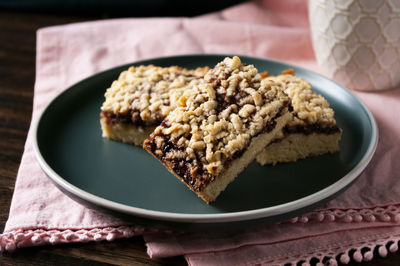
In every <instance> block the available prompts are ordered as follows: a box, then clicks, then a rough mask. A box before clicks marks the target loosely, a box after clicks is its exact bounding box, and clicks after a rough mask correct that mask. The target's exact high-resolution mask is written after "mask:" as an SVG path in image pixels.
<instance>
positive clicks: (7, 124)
mask: <svg viewBox="0 0 400 266" xmlns="http://www.w3.org/2000/svg"><path fill="white" fill-rule="evenodd" d="M105 17H107V16H104V15H101V16H99V15H90V16H88V15H75V16H70V15H49V14H45V13H41V14H40V13H32V12H30V13H26V12H19V11H5V10H0V195H1V196H0V231H1V232H2V231H3V229H4V225H5V223H6V221H7V217H8V211H9V206H10V203H11V198H12V194H13V190H14V185H15V178H16V175H17V171H18V167H19V163H20V160H21V156H22V153H23V149H24V144H25V139H26V135H27V132H28V129H29V125H30V119H31V112H32V100H33V86H34V81H35V80H34V78H35V48H36V30H37V29H39V28H41V27H46V26H51V25H58V24H65V23H71V22H78V21H87V20H93V19H101V18H105ZM376 257H378V256H376ZM55 264H57V265H108V264H113V265H186V262H185V260H184V258H183V257H174V258H166V259H155V260H151V259H150V258H149V257H148V256H147V254H146V248H145V244H144V241H143V239H142V237H132V238H130V239H122V240H116V241H113V242H106V241H104V242H98V243H97V242H96V243H85V244H64V245H56V246H45V247H34V248H26V249H21V250H18V251H16V252H14V253H12V254H3V255H0V265H55ZM364 264H365V265H400V254H399V252H397V253H396V254H390V255H388V257H387V258H385V259H381V258H378V259H375V260H373V261H372V262H369V263H364ZM364 264H363V265H364ZM349 265H360V264H358V263H351V264H349Z"/></svg>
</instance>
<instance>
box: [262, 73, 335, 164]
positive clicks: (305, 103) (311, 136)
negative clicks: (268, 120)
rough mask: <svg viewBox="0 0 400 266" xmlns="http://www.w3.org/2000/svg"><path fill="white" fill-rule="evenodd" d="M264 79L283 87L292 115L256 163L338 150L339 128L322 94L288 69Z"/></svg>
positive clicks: (275, 161) (272, 162) (282, 160)
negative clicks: (291, 108) (289, 102)
mask: <svg viewBox="0 0 400 266" xmlns="http://www.w3.org/2000/svg"><path fill="white" fill-rule="evenodd" d="M264 79H265V80H270V81H271V82H277V83H280V84H281V86H282V87H283V88H284V91H285V93H286V94H287V95H288V96H289V98H290V99H291V103H292V106H293V110H292V115H293V118H292V119H291V120H290V121H289V122H288V124H287V125H286V126H285V128H284V130H283V131H282V132H283V134H282V135H281V136H279V137H278V138H277V139H276V140H274V141H273V142H272V143H270V144H269V145H268V146H267V147H266V148H265V149H264V150H263V151H262V152H261V153H260V154H259V155H258V156H257V158H256V159H257V162H259V163H260V164H262V165H265V164H276V163H283V162H294V161H297V160H298V159H304V158H306V157H309V156H317V155H322V154H325V153H334V152H337V151H339V141H340V138H341V135H342V130H341V129H340V128H339V127H338V126H337V124H336V120H335V117H334V111H333V110H332V108H330V106H329V103H328V101H327V100H326V99H325V98H324V97H323V96H322V95H320V94H318V93H316V92H314V91H313V90H312V86H311V84H310V83H309V82H307V81H306V80H304V79H302V78H300V77H296V76H295V75H294V71H290V70H288V71H285V72H283V74H281V75H278V76H270V77H265V78H264Z"/></svg>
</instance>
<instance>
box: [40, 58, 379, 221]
mask: <svg viewBox="0 0 400 266" xmlns="http://www.w3.org/2000/svg"><path fill="white" fill-rule="evenodd" d="M205 56H211V57H212V56H213V57H227V56H229V57H231V56H233V55H230V54H186V55H177V56H163V57H154V58H147V59H144V60H138V61H134V62H131V63H128V64H123V65H118V66H114V67H111V68H108V69H106V70H104V71H101V72H98V73H95V74H93V75H90V76H89V77H86V78H84V79H82V80H80V81H78V82H76V83H74V84H72V85H70V86H68V87H67V88H66V89H64V90H63V91H61V92H60V93H58V94H57V95H56V96H55V97H54V98H53V99H52V100H51V101H50V102H49V103H48V104H47V105H46V107H45V108H44V109H43V111H42V112H41V113H40V115H39V117H38V119H37V120H36V121H35V122H34V123H33V150H34V154H35V157H36V159H37V161H38V162H39V165H40V167H41V168H42V170H43V171H44V172H45V174H46V175H47V177H49V178H50V179H51V180H52V181H53V182H55V183H56V184H57V185H58V186H60V187H61V188H63V189H65V190H66V191H67V192H68V193H71V194H72V195H74V196H76V197H78V198H80V199H82V200H84V201H87V202H90V203H92V204H95V205H97V206H100V207H103V208H106V209H111V210H113V211H117V212H120V213H125V214H129V215H133V216H138V217H143V218H147V219H152V220H160V221H169V222H185V223H187V222H189V223H196V224H202V223H225V222H239V221H247V220H254V219H260V218H268V217H272V216H277V215H281V214H285V213H289V212H292V211H296V210H299V209H302V208H306V207H308V206H311V205H313V204H316V203H318V202H320V201H323V200H324V199H326V198H329V197H330V196H332V195H334V194H335V193H338V192H340V191H341V190H343V189H344V188H346V187H347V186H348V185H350V184H351V183H352V182H353V181H355V180H356V179H357V178H358V176H359V175H360V174H361V173H362V171H363V170H364V169H365V168H366V166H367V165H368V164H369V162H370V161H371V159H372V157H373V155H374V153H375V150H376V147H377V144H378V137H379V130H378V127H377V124H376V121H375V118H374V117H373V115H372V113H371V111H370V110H369V109H368V107H367V106H366V105H365V104H364V103H363V102H362V100H361V99H359V98H358V97H357V95H355V94H354V93H353V92H351V91H350V90H348V89H347V88H345V87H344V86H342V85H340V84H339V83H337V82H335V81H333V80H331V79H329V78H327V77H325V76H323V75H321V74H318V73H316V72H314V71H311V70H308V69H305V68H303V67H299V66H296V65H294V64H288V63H285V62H282V61H278V60H272V59H267V58H261V57H252V56H246V55H238V56H239V57H241V58H249V59H254V60H262V61H267V62H271V63H273V64H279V65H282V66H287V67H292V68H293V67H294V68H296V69H298V70H301V71H304V72H306V73H307V72H308V73H310V74H312V75H314V76H317V77H318V78H322V79H325V80H328V81H329V82H332V83H333V84H335V85H336V86H338V87H340V88H341V89H342V90H343V91H344V92H346V93H347V94H348V95H349V96H350V97H353V98H355V99H356V100H357V101H358V102H359V104H360V106H361V107H362V109H363V111H364V112H365V113H366V114H367V117H368V119H369V122H370V123H371V127H372V132H371V141H370V143H369V146H368V148H367V150H366V152H365V153H364V155H363V157H362V158H361V160H360V161H359V162H358V163H357V164H356V166H355V167H354V168H353V169H351V170H350V171H349V172H348V173H347V174H346V175H344V176H342V177H341V178H340V179H339V180H337V181H336V182H334V183H333V184H331V185H329V186H327V187H325V188H323V189H321V190H319V191H317V192H315V193H312V194H310V195H308V196H305V197H302V198H299V199H297V200H294V201H290V202H286V203H283V204H278V205H274V206H270V207H265V208H258V209H254V210H246V211H237V212H227V213H209V214H191V213H176V212H166V211H156V210H149V209H145V208H139V207H134V206H130V205H126V204H122V203H118V202H115V201H112V200H108V199H105V198H102V197H100V196H96V195H94V194H92V193H89V192H87V191H85V190H83V189H81V188H78V187H77V186H75V185H73V184H71V183H69V182H68V181H66V180H65V179H64V178H62V177H61V176H60V175H58V174H57V173H56V172H55V171H54V170H53V169H52V168H51V167H50V166H49V165H48V163H47V162H46V160H45V159H44V158H43V156H42V154H41V152H40V148H39V144H38V141H37V131H38V128H39V125H40V122H41V121H42V118H43V116H44V114H45V113H46V111H47V110H48V109H49V108H50V106H51V105H52V104H53V102H54V101H56V100H57V99H59V98H61V97H62V95H63V94H64V93H66V92H67V91H69V90H70V89H71V88H73V87H75V86H77V85H79V84H80V83H84V82H86V81H87V80H89V79H92V78H95V77H96V76H100V75H102V74H104V73H105V72H107V71H112V70H114V69H116V68H121V67H124V66H129V65H137V64H143V63H145V62H151V61H154V60H166V59H169V58H174V59H177V58H178V59H179V58H184V57H205Z"/></svg>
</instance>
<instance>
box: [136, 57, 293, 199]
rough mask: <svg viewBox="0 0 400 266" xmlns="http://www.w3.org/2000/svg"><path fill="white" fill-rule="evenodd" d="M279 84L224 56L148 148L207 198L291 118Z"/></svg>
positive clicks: (152, 137)
mask: <svg viewBox="0 0 400 266" xmlns="http://www.w3.org/2000/svg"><path fill="white" fill-rule="evenodd" d="M289 107H290V100H289V98H288V97H287V95H286V94H285V93H284V92H283V90H282V89H281V88H280V83H278V82H272V81H263V80H262V78H261V76H260V74H258V71H257V69H256V68H255V67H254V66H253V65H244V64H242V62H241V60H240V59H239V57H237V56H235V57H233V58H225V59H224V60H223V61H222V62H220V63H219V64H217V65H216V66H215V68H213V69H212V70H210V71H209V72H208V73H207V74H206V75H205V77H204V81H203V82H200V83H198V84H196V85H195V86H193V89H192V90H191V91H190V93H185V94H184V95H183V96H182V97H181V98H180V99H179V100H178V102H177V108H176V109H175V110H173V111H171V112H170V113H169V115H168V116H167V117H166V118H165V120H164V121H163V122H162V123H161V125H160V126H158V127H157V128H156V129H155V130H154V132H153V133H152V134H151V135H150V137H149V138H148V139H146V140H145V142H144V145H143V148H144V149H146V150H147V151H148V152H150V153H151V154H152V155H153V156H154V157H155V158H157V159H158V160H159V161H161V163H163V164H164V165H165V166H166V168H167V169H168V170H169V171H170V172H171V173H172V174H174V175H175V176H176V177H178V178H179V179H180V180H181V181H182V182H183V183H184V184H186V185H187V186H188V187H189V188H190V189H191V190H192V191H194V192H195V193H196V194H197V195H198V196H199V197H201V198H202V199H203V200H204V201H206V202H207V203H209V202H212V201H214V200H215V199H216V198H217V196H218V195H219V194H220V192H221V191H222V190H224V189H225V187H226V186H227V185H228V184H229V183H230V182H232V181H233V180H234V179H235V178H236V176H237V175H238V174H239V173H240V172H241V171H242V170H243V169H244V168H245V167H246V166H247V165H248V164H249V163H250V162H251V161H253V160H254V158H255V157H256V155H257V154H258V153H259V152H261V151H262V149H263V148H264V147H265V146H266V145H267V144H268V143H269V142H270V141H272V140H273V139H275V137H276V136H277V135H279V134H282V133H281V131H282V128H283V127H284V126H285V125H286V123H287V121H289V120H290V119H291V117H292V115H291V113H290V112H289V111H288V109H289Z"/></svg>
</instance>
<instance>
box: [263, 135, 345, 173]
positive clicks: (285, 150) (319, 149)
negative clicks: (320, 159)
mask: <svg viewBox="0 0 400 266" xmlns="http://www.w3.org/2000/svg"><path fill="white" fill-rule="evenodd" d="M341 135H342V134H341V132H338V133H334V134H323V133H312V134H308V135H306V134H302V133H291V134H288V135H286V136H285V137H284V138H283V139H281V140H279V141H277V142H274V143H271V144H270V145H268V146H267V147H266V148H265V149H264V150H263V151H262V152H261V153H260V154H259V155H257V157H256V160H257V162H258V163H260V164H261V165H266V164H272V165H275V164H277V163H287V162H295V161H297V160H298V159H304V158H306V157H309V156H317V155H322V154H325V153H335V152H337V151H339V140H340V137H341Z"/></svg>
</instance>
